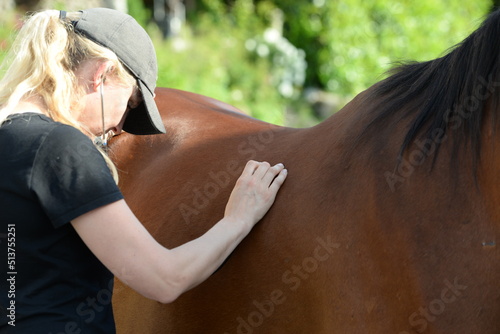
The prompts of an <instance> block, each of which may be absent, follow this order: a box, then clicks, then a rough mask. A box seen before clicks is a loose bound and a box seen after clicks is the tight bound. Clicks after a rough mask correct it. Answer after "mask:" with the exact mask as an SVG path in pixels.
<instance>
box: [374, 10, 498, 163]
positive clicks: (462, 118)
mask: <svg viewBox="0 0 500 334" xmlns="http://www.w3.org/2000/svg"><path fill="white" fill-rule="evenodd" d="M499 61H500V11H495V12H493V13H492V14H490V15H489V16H488V17H487V19H486V20H485V21H484V22H483V23H482V25H481V26H480V27H479V28H478V29H477V30H476V31H474V32H473V33H472V34H471V35H470V36H469V37H467V38H466V39H465V40H464V41H462V42H461V43H459V44H458V45H456V46H455V47H453V48H452V49H451V51H449V52H448V53H447V54H446V55H445V56H443V57H441V58H437V59H435V60H432V61H427V62H421V63H416V62H413V63H405V64H402V65H400V66H398V67H397V68H395V69H394V70H392V71H391V73H392V75H391V76H390V77H388V78H387V79H385V80H383V81H382V82H380V83H379V84H377V85H376V86H374V96H375V98H378V99H379V100H380V103H378V104H377V105H376V107H375V109H374V110H378V112H379V113H378V114H377V115H375V118H374V120H373V121H372V122H371V123H370V125H369V126H368V127H372V126H373V125H375V124H380V123H379V122H380V121H384V120H387V119H388V118H389V117H393V116H394V115H395V114H396V113H397V112H401V111H402V110H403V109H404V110H405V114H400V115H401V118H406V117H412V118H413V120H412V121H411V123H410V128H409V130H408V132H407V134H406V137H405V139H404V141H403V144H402V146H401V150H400V155H399V158H400V159H401V157H402V156H403V154H404V152H405V150H406V149H408V148H409V147H410V146H411V144H412V142H413V141H414V140H415V139H417V138H423V139H432V134H433V133H435V131H443V132H444V133H445V134H446V135H447V136H448V135H449V136H450V137H451V138H453V140H454V142H453V143H454V150H453V151H454V156H455V157H456V154H457V153H458V152H459V151H460V150H463V145H464V144H465V145H467V146H468V148H469V149H470V150H471V152H472V155H473V159H474V161H473V163H474V166H475V168H476V166H477V162H478V159H479V156H480V149H481V125H482V120H483V116H484V115H483V110H484V108H485V106H486V105H487V103H491V105H490V106H491V107H492V110H496V107H497V106H498V94H496V90H497V87H499V86H500V81H499V79H500V76H499V70H500V67H499ZM493 118H494V119H495V117H494V115H493ZM372 129H373V127H372ZM454 130H456V131H454ZM436 144H437V148H438V149H437V150H436V152H435V155H434V160H433V161H435V158H436V157H437V153H438V152H439V144H440V143H439V142H438V143H436ZM453 160H454V159H453Z"/></svg>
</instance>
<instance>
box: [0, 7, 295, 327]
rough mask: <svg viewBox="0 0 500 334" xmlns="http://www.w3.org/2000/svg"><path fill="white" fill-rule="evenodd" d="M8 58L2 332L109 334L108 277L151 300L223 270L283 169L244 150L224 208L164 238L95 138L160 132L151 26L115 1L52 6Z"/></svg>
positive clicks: (0, 198)
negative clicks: (189, 235)
mask: <svg viewBox="0 0 500 334" xmlns="http://www.w3.org/2000/svg"><path fill="white" fill-rule="evenodd" d="M10 59H11V60H10V62H9V66H8V68H7V71H6V72H5V75H4V77H3V79H2V81H1V82H0V124H1V126H0V205H1V210H2V222H1V228H2V231H1V232H0V233H2V234H7V239H3V240H2V243H1V245H2V247H3V249H2V251H3V254H7V256H6V258H5V259H4V263H7V266H6V267H7V270H6V276H7V277H5V278H4V279H2V280H1V283H0V284H2V286H1V291H2V296H1V299H0V300H1V302H2V308H3V310H4V311H5V313H6V314H5V315H4V316H2V320H1V322H0V332H1V333H6V332H9V333H54V334H55V333H93V334H95V333H112V332H114V331H115V329H114V322H113V316H112V310H111V303H110V300H109V298H108V299H107V300H103V297H102V296H107V295H110V291H111V289H112V278H113V275H115V276H117V277H118V278H119V279H121V280H123V281H124V282H125V283H127V284H128V285H129V286H131V287H132V288H133V289H135V290H136V291H138V292H139V293H141V294H143V295H144V296H146V297H148V298H152V299H154V300H157V301H159V302H162V303H168V302H171V301H173V300H175V299H176V298H177V297H178V296H179V295H180V294H182V293H183V292H185V291H187V290H189V289H191V288H192V287H194V286H196V285H197V284H199V283H201V282H202V281H203V280H205V279H206V278H207V277H209V276H210V275H211V274H212V273H213V272H214V271H215V270H216V269H217V268H218V266H219V265H220V264H221V263H222V262H223V261H224V260H225V259H226V257H227V256H228V255H229V254H230V253H231V252H232V250H233V249H234V248H235V247H236V246H237V245H238V243H239V242H240V241H241V240H242V239H243V238H244V237H245V236H246V235H247V234H248V233H249V232H250V230H251V229H252V227H253V226H254V225H255V224H256V223H257V222H258V221H259V220H260V219H261V218H262V217H263V216H264V214H265V213H266V212H267V210H268V209H269V208H270V206H271V205H272V203H273V202H274V199H275V196H276V193H277V192H278V190H279V188H280V187H281V185H282V183H283V182H284V180H285V178H286V175H287V172H286V170H285V169H284V167H283V165H282V164H278V165H275V166H273V167H271V166H270V165H269V164H268V163H266V162H262V163H258V162H255V161H250V162H248V164H247V165H246V166H245V169H244V171H243V173H242V175H241V177H240V178H239V179H238V181H237V182H236V186H235V188H234V189H233V191H232V193H231V196H230V198H229V201H228V203H227V206H226V210H225V215H224V217H223V218H222V219H221V220H220V221H219V222H218V223H217V224H215V225H214V226H213V228H212V229H210V230H209V231H208V232H206V234H204V235H203V236H201V237H200V238H198V239H195V240H193V241H191V242H189V243H187V244H184V245H182V246H179V247H177V248H175V249H166V248H164V247H162V246H161V245H159V244H158V243H157V242H156V241H155V240H154V239H153V238H152V237H151V235H150V234H149V233H148V232H147V231H146V230H145V229H144V227H143V226H142V225H141V224H140V222H139V221H138V220H137V218H136V217H135V216H134V214H133V213H132V212H131V211H130V209H129V207H128V206H127V204H126V202H125V201H124V200H123V196H122V194H121V192H120V191H119V189H118V187H117V185H116V180H117V177H116V169H115V168H114V166H113V164H112V162H111V161H110V159H109V158H108V157H107V156H106V155H105V153H104V152H103V150H101V149H98V148H97V147H96V146H94V144H93V143H92V141H91V139H90V138H93V137H95V136H100V137H101V143H102V144H103V145H105V144H106V136H107V134H108V133H114V134H119V133H120V132H121V131H122V129H124V130H126V131H127V132H131V133H134V134H156V133H162V132H165V128H164V127H163V124H162V121H161V117H160V115H159V113H158V110H157V108H156V105H155V103H154V89H155V85H156V77H157V64H156V57H155V53H154V48H153V45H152V43H151V40H150V39H149V37H148V36H147V34H146V32H145V31H144V30H143V29H142V28H141V27H140V26H139V25H138V24H137V22H136V21H135V20H134V19H133V18H131V17H130V16H128V15H126V14H123V13H120V12H118V11H114V10H110V9H102V8H100V9H89V10H84V11H81V12H75V13H65V12H63V11H61V12H59V11H44V12H40V13H37V14H34V15H33V16H32V17H31V18H29V19H28V20H27V22H26V23H25V24H24V26H23V28H22V29H21V31H20V32H19V36H18V37H17V39H16V43H15V45H14V46H13V48H12V51H11V54H10ZM4 266H5V265H4ZM4 291H6V293H4ZM104 292H108V294H106V293H104ZM96 296H97V297H98V298H97V297H96ZM96 298H97V299H96Z"/></svg>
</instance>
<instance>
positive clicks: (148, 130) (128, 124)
mask: <svg viewBox="0 0 500 334" xmlns="http://www.w3.org/2000/svg"><path fill="white" fill-rule="evenodd" d="M137 84H138V85H139V88H140V90H141V92H142V98H143V101H142V103H141V104H140V105H139V106H138V107H137V108H134V109H132V110H130V111H129V113H128V115H127V118H126V119H125V122H124V124H123V130H125V131H127V132H129V133H132V134H134V135H154V134H160V133H165V132H166V130H165V126H164V125H163V121H162V119H161V116H160V112H159V111H158V107H157V106H156V103H155V101H154V98H153V95H151V93H150V91H149V90H148V89H147V88H146V86H145V85H144V84H143V83H142V82H141V80H137Z"/></svg>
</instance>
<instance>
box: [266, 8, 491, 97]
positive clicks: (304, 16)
mask: <svg viewBox="0 0 500 334" xmlns="http://www.w3.org/2000/svg"><path fill="white" fill-rule="evenodd" d="M274 3H275V4H276V6H278V7H280V8H282V9H283V11H284V13H286V17H285V28H286V30H285V37H287V38H288V39H289V40H290V41H291V42H292V43H293V44H294V45H296V46H297V47H299V48H302V49H304V50H305V52H306V54H307V57H306V59H307V62H308V65H309V67H308V72H307V80H306V86H307V85H311V86H319V87H322V88H324V89H326V90H328V91H331V92H335V93H338V94H341V95H350V96H352V95H355V94H357V93H358V92H359V91H361V90H362V89H365V88H367V87H368V86H370V85H372V84H373V83H375V82H376V81H378V80H380V79H381V75H382V73H383V72H384V71H385V70H387V69H388V68H389V67H390V66H391V64H392V63H393V62H396V61H400V60H417V61H423V60H429V59H434V58H437V57H439V56H440V55H442V54H443V52H444V51H446V50H447V49H448V48H449V47H451V46H453V45H454V44H456V43H458V42H460V41H461V40H462V39H463V38H465V37H466V36H467V35H468V34H470V33H471V32H472V31H473V30H474V29H475V28H476V27H477V24H478V23H479V22H480V21H482V17H483V16H484V15H485V14H486V13H487V12H488V11H489V9H490V6H491V3H490V1H473V2H456V1H453V0H443V1H434V0H421V1H417V2H415V1H409V0H406V1H396V2H395V1H388V0H343V1H327V0H313V1H300V2H297V1H292V0H274Z"/></svg>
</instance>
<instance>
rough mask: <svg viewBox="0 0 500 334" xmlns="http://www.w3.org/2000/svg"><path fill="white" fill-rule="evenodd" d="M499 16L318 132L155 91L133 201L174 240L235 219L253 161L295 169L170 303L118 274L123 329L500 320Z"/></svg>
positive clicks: (439, 326) (360, 327)
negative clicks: (255, 219) (229, 215)
mask: <svg viewBox="0 0 500 334" xmlns="http://www.w3.org/2000/svg"><path fill="white" fill-rule="evenodd" d="M498 38H500V12H495V13H493V14H491V15H490V16H489V17H487V18H486V19H485V20H484V22H483V23H482V24H481V25H480V27H478V29H477V30H476V31H474V32H473V33H472V34H471V35H470V36H468V37H467V38H466V39H465V40H464V41H463V42H461V43H459V44H458V45H456V46H455V47H454V48H453V49H451V50H449V51H448V53H446V54H445V55H443V56H442V57H439V58H437V59H434V60H430V61H425V62H413V63H411V62H408V63H403V64H400V65H399V66H398V67H397V68H395V69H394V70H393V71H392V72H391V73H390V75H388V76H387V77H386V78H385V79H383V80H381V81H380V82H377V83H375V84H374V85H373V86H372V87H369V88H368V89H366V90H365V91H363V92H361V93H360V94H359V95H357V96H356V97H355V98H354V99H353V100H352V101H351V102H349V103H348V104H347V105H346V106H345V107H344V108H342V109H341V110H340V111H338V112H337V113H335V114H333V115H332V116H331V117H329V118H328V119H326V120H325V121H323V122H320V123H319V124H317V125H314V126H312V127H309V128H289V127H284V126H278V125H273V124H268V123H265V122H263V121H260V120H257V119H254V118H252V117H249V116H247V115H244V114H243V113H242V112H241V111H240V110H238V109H236V108H234V107H232V106H230V105H228V104H225V103H223V102H221V101H217V100H215V99H211V98H209V97H206V96H201V95H198V94H195V93H190V92H185V91H180V90H176V89H169V88H158V89H157V90H156V94H157V95H156V101H157V104H158V108H159V110H160V112H161V116H162V119H163V122H164V124H165V127H166V130H167V131H166V134H162V135H153V136H133V135H130V134H126V133H125V134H120V135H118V136H116V137H115V138H114V139H113V140H112V141H111V143H110V156H111V157H112V159H113V160H114V162H115V164H116V166H117V168H118V170H119V173H120V187H121V189H122V191H123V194H124V196H125V199H126V201H127V202H128V204H129V205H130V207H131V208H132V210H133V211H134V212H135V214H136V215H137V217H138V218H139V219H140V221H141V222H142V223H143V224H144V226H145V227H146V228H147V229H148V230H149V231H150V233H151V234H152V235H153V236H154V238H155V239H156V240H157V241H158V242H160V243H161V244H162V245H164V246H165V247H168V248H172V247H176V246H178V245H181V244H183V243H185V242H188V241H190V240H192V239H194V238H196V237H198V236H200V235H202V234H203V233H204V232H205V231H207V230H208V229H209V228H210V227H211V226H212V225H213V224H214V223H215V222H217V221H218V220H219V219H220V218H222V216H223V213H224V207H225V204H226V202H227V200H228V197H229V194H230V191H231V189H232V187H233V185H234V183H235V180H236V179H237V177H238V176H239V174H240V172H241V171H242V168H243V166H244V165H245V163H246V162H247V161H248V160H250V159H254V160H259V161H268V162H270V163H271V164H273V163H277V162H283V163H284V165H285V166H286V168H287V169H288V171H289V175H288V178H287V180H286V181H285V183H284V185H283V186H282V188H281V189H280V192H279V193H278V196H277V199H276V201H275V203H274V205H273V206H272V207H271V209H270V210H269V212H268V213H267V214H266V215H265V216H264V218H263V219H262V221H260V222H259V223H258V224H257V225H256V226H255V228H254V229H253V230H252V232H251V233H250V234H249V235H248V236H247V238H246V239H244V240H243V241H242V243H241V244H240V245H239V246H238V247H237V248H236V250H235V251H234V252H233V253H232V254H231V256H230V257H229V258H228V259H227V260H226V262H225V263H224V264H223V265H222V266H221V267H220V268H219V269H218V270H217V271H216V272H215V273H214V274H213V275H212V276H211V277H209V278H208V279H207V280H206V281H205V282H203V283H202V284H200V285H199V286H198V287H195V288H194V289H192V290H190V291H188V292H186V293H185V294H183V295H182V296H180V297H179V298H178V299H177V300H176V301H174V302H173V303H171V304H161V303H159V302H155V301H152V300H148V299H146V298H144V297H142V296H140V295H139V294H137V293H136V292H134V291H132V290H131V289H129V288H128V287H127V286H126V285H124V284H123V283H121V282H120V281H117V282H116V283H115V288H114V296H113V307H114V312H115V319H116V325H117V332H118V333H176V334H190V333H218V334H233V333H244V334H251V333H273V334H279V333H319V334H323V333H324V334H327V333H328V334H331V333H343V334H346V333H347V334H355V333H398V334H410V333H411V334H414V333H482V334H498V333H499V332H500V320H498V319H499V316H500V289H499V284H500V252H499V249H498V247H497V244H496V243H497V242H498V240H499V239H500V238H499V233H500V146H499V143H500V131H498V130H499V129H498V127H499V122H498V112H499V99H500V95H499V90H498V87H499V86H500V43H499V42H498Z"/></svg>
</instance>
